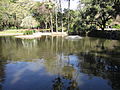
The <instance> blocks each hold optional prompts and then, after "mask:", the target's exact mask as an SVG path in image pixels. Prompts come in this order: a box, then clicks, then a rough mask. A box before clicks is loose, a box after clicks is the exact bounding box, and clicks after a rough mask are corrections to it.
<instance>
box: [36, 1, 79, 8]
mask: <svg viewBox="0 0 120 90" xmlns="http://www.w3.org/2000/svg"><path fill="white" fill-rule="evenodd" d="M34 1H43V0H34ZM61 1H62V4H61V5H62V8H63V9H64V8H68V2H67V0H61ZM78 2H79V0H71V1H70V3H71V5H70V9H72V10H76V9H77V5H78Z"/></svg>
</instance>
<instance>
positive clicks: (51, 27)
mask: <svg viewBox="0 0 120 90" xmlns="http://www.w3.org/2000/svg"><path fill="white" fill-rule="evenodd" d="M50 23H51V26H50V29H51V32H52V33H53V21H52V13H51V12H50Z"/></svg>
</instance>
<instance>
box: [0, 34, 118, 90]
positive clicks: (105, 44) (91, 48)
mask: <svg viewBox="0 0 120 90" xmlns="http://www.w3.org/2000/svg"><path fill="white" fill-rule="evenodd" d="M41 59H42V60H43V61H44V63H43V64H42V65H43V67H44V69H43V67H42V68H41V66H40V64H41V62H40V63H38V62H39V60H41ZM119 59H120V42H119V41H115V40H104V39H98V38H88V37H87V38H83V39H81V40H78V41H77V40H75V41H74V40H73V41H71V40H66V39H64V37H62V38H61V37H48V36H46V37H41V38H40V39H33V40H21V39H15V38H12V37H10V38H9V37H2V38H0V70H1V71H0V82H1V83H0V88H1V87H3V85H4V86H5V84H4V83H8V82H11V81H10V80H8V78H10V79H11V80H13V79H15V77H14V76H13V74H16V73H18V72H21V70H23V66H22V64H19V63H18V64H17V63H16V62H24V63H25V64H26V65H25V67H26V68H27V69H28V70H25V72H24V73H22V74H21V76H19V79H20V83H24V86H26V88H28V86H29V84H31V85H33V88H35V87H37V88H40V86H39V85H38V86H37V84H36V85H35V84H34V80H36V79H34V78H32V77H33V74H34V77H36V78H39V80H36V82H37V83H41V87H42V85H43V87H46V86H48V87H50V90H51V88H52V89H54V90H77V89H82V90H84V88H85V87H86V86H88V88H87V89H89V88H90V87H92V90H96V87H97V88H99V87H101V86H103V88H105V89H112V88H113V89H117V90H119V88H120V61H119ZM6 62H7V64H6ZM31 62H32V63H31ZM11 63H14V69H15V71H14V70H13V69H10V68H7V70H6V66H7V67H8V66H9V67H11ZM28 63H29V65H30V66H28V65H27V64H28ZM18 65H20V66H19V68H16V67H18ZM35 65H38V67H36V69H37V71H34V72H33V71H32V70H33V68H34V66H35ZM8 71H11V72H12V73H10V74H8ZM28 71H29V73H27V72H28ZM40 72H41V73H40ZM30 74H32V77H31V76H30ZM39 74H40V75H39ZM43 74H45V75H46V76H45V75H43ZM6 76H7V77H6ZM10 76H11V77H10ZM42 76H43V77H42ZM22 77H24V79H25V80H26V81H28V82H27V83H25V82H23V81H24V80H23V78H22ZM31 78H32V79H31ZM48 78H49V82H48V81H47V80H46V79H48ZM96 78H97V79H96ZM4 79H5V80H4ZM42 79H44V80H45V81H41V80H42ZM98 79H99V80H100V81H101V82H103V83H104V84H102V83H101V82H99V80H98ZM97 80H98V81H97ZM91 82H92V83H91ZM15 84H16V85H13V86H12V87H14V86H16V87H17V88H22V89H23V88H24V87H21V86H19V82H16V83H15ZM94 84H96V85H94ZM99 84H101V86H100V85H99ZM27 85H28V86H27ZM104 85H105V86H104ZM8 86H10V84H9V85H6V87H8ZM89 86H90V87H89ZM94 86H96V87H94ZM33 88H31V90H33ZM22 89H21V90H22ZM85 89H86V88H85ZM12 90H13V89H12ZM24 90H26V89H24Z"/></svg>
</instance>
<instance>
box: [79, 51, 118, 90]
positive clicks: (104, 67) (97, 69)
mask: <svg viewBox="0 0 120 90" xmlns="http://www.w3.org/2000/svg"><path fill="white" fill-rule="evenodd" d="M79 57H80V58H81V57H82V58H83V61H82V62H81V63H80V67H81V72H83V73H87V74H88V75H92V76H100V77H102V78H104V79H108V80H109V83H108V84H110V85H111V86H112V88H113V89H118V88H120V63H119V61H118V60H115V59H110V58H107V57H103V56H96V55H95V54H91V53H90V52H87V53H80V55H79Z"/></svg>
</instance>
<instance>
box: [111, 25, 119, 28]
mask: <svg viewBox="0 0 120 90" xmlns="http://www.w3.org/2000/svg"><path fill="white" fill-rule="evenodd" d="M112 28H116V29H120V25H115V26H112Z"/></svg>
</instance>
